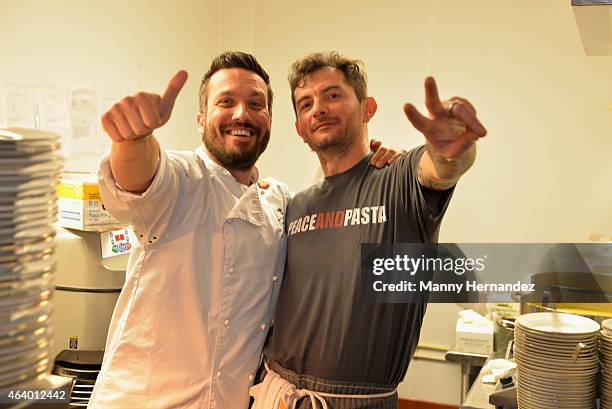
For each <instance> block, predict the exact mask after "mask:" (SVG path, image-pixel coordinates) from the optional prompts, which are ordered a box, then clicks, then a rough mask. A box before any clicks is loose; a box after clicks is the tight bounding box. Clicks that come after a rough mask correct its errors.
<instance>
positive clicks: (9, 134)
mask: <svg viewBox="0 0 612 409" xmlns="http://www.w3.org/2000/svg"><path fill="white" fill-rule="evenodd" d="M57 141H59V135H57V134H54V133H51V132H45V131H39V130H33V129H27V128H17V127H11V128H6V129H0V145H1V144H4V143H15V144H23V143H30V142H46V143H50V142H57Z"/></svg>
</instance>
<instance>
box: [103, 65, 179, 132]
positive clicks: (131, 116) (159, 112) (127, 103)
mask: <svg viewBox="0 0 612 409" xmlns="http://www.w3.org/2000/svg"><path fill="white" fill-rule="evenodd" d="M186 81H187V72H186V71H178V72H177V73H176V74H174V76H173V77H172V79H170V82H169V83H168V86H167V87H166V90H165V91H164V94H163V95H161V96H160V95H158V94H152V93H148V92H139V93H137V94H135V95H132V96H128V97H125V98H123V99H121V100H120V101H119V102H117V103H115V104H114V105H113V106H112V107H111V108H110V109H109V110H108V111H107V112H106V113H105V114H104V115H102V128H103V129H104V131H105V132H106V133H107V134H108V136H109V137H110V138H111V139H112V140H113V141H114V142H117V143H120V142H124V141H129V140H134V139H138V138H141V137H144V136H147V135H151V134H152V133H153V131H154V130H155V129H157V128H160V127H162V126H163V125H164V124H165V123H166V122H168V120H169V119H170V116H171V114H172V108H173V107H174V102H175V101H176V97H177V96H178V94H179V92H181V89H182V88H183V86H184V85H185V82H186Z"/></svg>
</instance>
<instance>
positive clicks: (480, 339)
mask: <svg viewBox="0 0 612 409" xmlns="http://www.w3.org/2000/svg"><path fill="white" fill-rule="evenodd" d="M455 351H457V352H471V353H474V354H483V355H489V354H490V353H491V352H493V323H492V322H491V321H489V320H486V321H482V322H477V323H476V322H466V321H463V320H461V319H458V320H457V328H456V345H455Z"/></svg>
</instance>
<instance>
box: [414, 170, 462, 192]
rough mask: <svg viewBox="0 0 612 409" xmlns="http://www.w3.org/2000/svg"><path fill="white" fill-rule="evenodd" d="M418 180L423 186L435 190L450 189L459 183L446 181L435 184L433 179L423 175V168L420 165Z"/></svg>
mask: <svg viewBox="0 0 612 409" xmlns="http://www.w3.org/2000/svg"><path fill="white" fill-rule="evenodd" d="M417 180H418V182H419V183H420V184H421V186H425V187H428V188H430V189H433V190H446V189H448V188H451V187H453V186H454V185H455V184H456V183H457V181H456V180H455V181H444V182H434V181H433V180H431V178H426V177H425V176H424V175H423V166H422V165H421V164H419V171H418V173H417Z"/></svg>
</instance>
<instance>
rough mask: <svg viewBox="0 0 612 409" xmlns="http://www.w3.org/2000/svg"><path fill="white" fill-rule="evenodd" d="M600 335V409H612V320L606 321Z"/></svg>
mask: <svg viewBox="0 0 612 409" xmlns="http://www.w3.org/2000/svg"><path fill="white" fill-rule="evenodd" d="M601 326H602V327H603V329H602V330H601V332H600V334H599V359H600V361H601V383H600V385H601V391H600V398H601V401H600V403H601V405H600V409H612V319H607V320H605V321H604V322H603V323H602V325H601Z"/></svg>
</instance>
